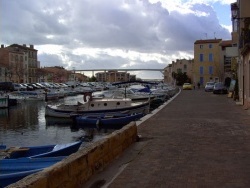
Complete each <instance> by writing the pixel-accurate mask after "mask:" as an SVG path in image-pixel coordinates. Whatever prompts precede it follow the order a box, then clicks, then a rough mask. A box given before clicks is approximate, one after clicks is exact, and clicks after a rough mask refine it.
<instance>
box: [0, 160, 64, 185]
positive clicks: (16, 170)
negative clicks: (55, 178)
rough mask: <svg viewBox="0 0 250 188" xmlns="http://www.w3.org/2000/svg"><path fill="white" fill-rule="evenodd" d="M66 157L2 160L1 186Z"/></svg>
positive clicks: (0, 169)
mask: <svg viewBox="0 0 250 188" xmlns="http://www.w3.org/2000/svg"><path fill="white" fill-rule="evenodd" d="M64 158H65V157H46V158H37V159H33V158H20V159H2V160H0V167H1V168H0V187H5V186H8V185H10V184H12V183H15V182H17V181H19V180H21V179H22V178H24V177H26V176H28V175H30V174H33V173H36V172H39V171H41V170H43V169H44V168H47V167H49V166H52V165H54V164H56V163H57V162H60V161H61V160H63V159H64Z"/></svg>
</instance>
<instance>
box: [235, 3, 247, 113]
mask: <svg viewBox="0 0 250 188" xmlns="http://www.w3.org/2000/svg"><path fill="white" fill-rule="evenodd" d="M249 7H250V1H249V0H237V1H236V2H235V3H232V4H231V12H232V15H231V16H232V26H233V28H232V40H233V41H234V44H235V45H236V46H237V48H238V51H237V52H238V54H237V55H238V56H237V58H236V65H237V78H238V81H239V95H238V98H239V102H240V103H241V104H242V105H243V106H244V108H245V109H248V108H250V11H249Z"/></svg>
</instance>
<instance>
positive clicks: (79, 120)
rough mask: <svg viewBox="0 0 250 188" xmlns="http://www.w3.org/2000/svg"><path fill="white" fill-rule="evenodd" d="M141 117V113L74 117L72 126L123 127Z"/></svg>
mask: <svg viewBox="0 0 250 188" xmlns="http://www.w3.org/2000/svg"><path fill="white" fill-rule="evenodd" d="M142 117H143V113H133V114H122V113H119V114H114V115H101V116H94V115H92V116H74V117H73V121H74V124H75V125H76V126H78V127H88V126H96V127H97V128H100V127H101V126H105V127H113V126H119V127H120V126H124V125H127V124H129V123H130V122H132V121H137V120H139V119H140V118H142Z"/></svg>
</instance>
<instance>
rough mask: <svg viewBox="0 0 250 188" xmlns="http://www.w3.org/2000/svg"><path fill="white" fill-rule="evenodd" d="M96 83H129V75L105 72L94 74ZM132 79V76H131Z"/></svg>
mask: <svg viewBox="0 0 250 188" xmlns="http://www.w3.org/2000/svg"><path fill="white" fill-rule="evenodd" d="M95 75H96V79H97V81H98V82H125V81H130V74H129V73H127V72H118V71H113V70H112V71H105V72H98V73H96V74H95ZM133 79H134V76H133Z"/></svg>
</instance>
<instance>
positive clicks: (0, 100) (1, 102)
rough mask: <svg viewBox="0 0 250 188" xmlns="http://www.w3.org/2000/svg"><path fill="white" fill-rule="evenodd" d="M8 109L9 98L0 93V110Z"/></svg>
mask: <svg viewBox="0 0 250 188" xmlns="http://www.w3.org/2000/svg"><path fill="white" fill-rule="evenodd" d="M8 107H9V96H8V95H7V94H5V93H2V92H1V93H0V108H8Z"/></svg>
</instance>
